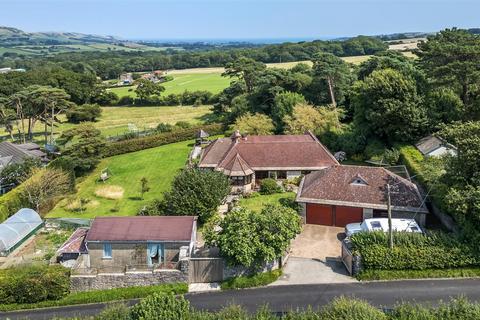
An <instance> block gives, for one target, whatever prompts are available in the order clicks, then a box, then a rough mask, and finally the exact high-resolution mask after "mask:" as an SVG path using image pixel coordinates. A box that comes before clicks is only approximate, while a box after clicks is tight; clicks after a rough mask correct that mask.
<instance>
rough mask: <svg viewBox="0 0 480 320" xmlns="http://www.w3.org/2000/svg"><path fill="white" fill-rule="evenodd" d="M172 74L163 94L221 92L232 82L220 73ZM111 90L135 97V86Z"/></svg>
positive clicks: (120, 95) (120, 94)
mask: <svg viewBox="0 0 480 320" xmlns="http://www.w3.org/2000/svg"><path fill="white" fill-rule="evenodd" d="M172 76H173V77H174V79H173V80H172V81H167V82H165V83H162V86H164V87H165V91H164V92H163V93H162V95H167V94H171V93H183V92H184V91H197V90H202V91H210V92H212V93H219V92H221V91H222V90H223V89H225V88H226V87H228V86H229V84H230V79H229V78H225V77H222V76H221V74H220V73H186V74H173V75H172ZM109 90H111V91H112V92H115V93H116V94H117V95H118V96H119V97H123V96H131V97H135V87H134V86H129V87H120V88H111V89H109Z"/></svg>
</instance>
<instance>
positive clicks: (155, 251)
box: [147, 243, 165, 267]
mask: <svg viewBox="0 0 480 320" xmlns="http://www.w3.org/2000/svg"><path fill="white" fill-rule="evenodd" d="M164 252H165V250H164V245H163V243H149V244H148V245H147V264H148V266H150V267H152V266H158V265H160V264H162V263H163V262H164V259H165V255H164Z"/></svg>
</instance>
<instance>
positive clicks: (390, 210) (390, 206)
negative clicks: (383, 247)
mask: <svg viewBox="0 0 480 320" xmlns="http://www.w3.org/2000/svg"><path fill="white" fill-rule="evenodd" d="M387 201H388V202H387V212H388V243H389V246H390V249H393V230H392V204H391V200H390V184H388V183H387Z"/></svg>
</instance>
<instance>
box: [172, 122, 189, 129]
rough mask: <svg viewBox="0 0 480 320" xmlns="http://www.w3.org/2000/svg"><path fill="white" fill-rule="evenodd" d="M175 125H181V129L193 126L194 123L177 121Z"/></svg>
mask: <svg viewBox="0 0 480 320" xmlns="http://www.w3.org/2000/svg"><path fill="white" fill-rule="evenodd" d="M175 127H179V128H181V129H189V128H191V127H192V125H191V124H190V123H188V122H186V121H178V122H177V123H175Z"/></svg>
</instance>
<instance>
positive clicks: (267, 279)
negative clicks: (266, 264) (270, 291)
mask: <svg viewBox="0 0 480 320" xmlns="http://www.w3.org/2000/svg"><path fill="white" fill-rule="evenodd" d="M281 275H282V270H281V269H277V270H273V271H268V272H263V273H258V274H254V275H252V276H246V277H236V278H231V279H228V280H225V281H223V282H222V284H221V288H222V290H229V289H245V288H253V287H260V286H266V285H267V284H270V283H272V282H274V281H276V280H277V279H278V278H279V277H280V276H281Z"/></svg>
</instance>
